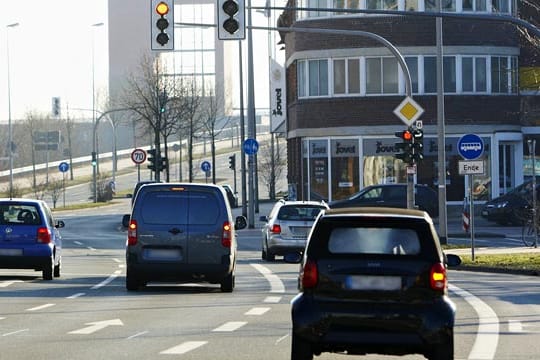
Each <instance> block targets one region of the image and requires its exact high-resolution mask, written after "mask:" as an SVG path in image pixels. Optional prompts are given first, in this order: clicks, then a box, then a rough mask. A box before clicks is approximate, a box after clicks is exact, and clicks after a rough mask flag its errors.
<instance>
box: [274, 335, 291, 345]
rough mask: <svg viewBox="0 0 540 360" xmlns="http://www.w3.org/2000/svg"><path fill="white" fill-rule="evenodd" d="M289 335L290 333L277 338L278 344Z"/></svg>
mask: <svg viewBox="0 0 540 360" xmlns="http://www.w3.org/2000/svg"><path fill="white" fill-rule="evenodd" d="M288 337H289V334H286V335H283V336H282V337H280V338H279V339H277V340H276V345H277V344H279V343H280V342H282V341H283V340H285V339H286V338H288Z"/></svg>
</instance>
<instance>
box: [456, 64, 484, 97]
mask: <svg viewBox="0 0 540 360" xmlns="http://www.w3.org/2000/svg"><path fill="white" fill-rule="evenodd" d="M461 86H462V91H463V92H486V90H487V61H486V58H485V57H469V56H467V57H463V58H462V59H461Z"/></svg>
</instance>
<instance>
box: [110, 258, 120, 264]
mask: <svg viewBox="0 0 540 360" xmlns="http://www.w3.org/2000/svg"><path fill="white" fill-rule="evenodd" d="M112 260H113V261H114V262H115V263H121V262H122V261H121V260H119V259H116V258H113V259H112Z"/></svg>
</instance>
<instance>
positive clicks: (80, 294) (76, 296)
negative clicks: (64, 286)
mask: <svg viewBox="0 0 540 360" xmlns="http://www.w3.org/2000/svg"><path fill="white" fill-rule="evenodd" d="M84 295H86V293H76V294H73V295H70V296H68V297H66V299H76V298H78V297H81V296H84Z"/></svg>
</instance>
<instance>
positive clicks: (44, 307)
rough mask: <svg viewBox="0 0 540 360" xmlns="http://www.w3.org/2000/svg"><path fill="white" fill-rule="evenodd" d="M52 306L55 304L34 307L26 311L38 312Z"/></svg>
mask: <svg viewBox="0 0 540 360" xmlns="http://www.w3.org/2000/svg"><path fill="white" fill-rule="evenodd" d="M54 305H55V304H44V305H40V306H36V307H33V308H30V309H26V311H38V310H42V309H46V308H48V307H51V306H54Z"/></svg>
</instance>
